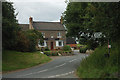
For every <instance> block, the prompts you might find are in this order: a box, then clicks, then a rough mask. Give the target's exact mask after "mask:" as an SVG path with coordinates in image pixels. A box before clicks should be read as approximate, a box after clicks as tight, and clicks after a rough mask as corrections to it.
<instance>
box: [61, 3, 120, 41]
mask: <svg viewBox="0 0 120 80" xmlns="http://www.w3.org/2000/svg"><path fill="white" fill-rule="evenodd" d="M119 14H120V2H116V3H110V2H109V3H95V2H93V3H83V2H82V3H80V2H79V3H75V2H71V3H69V4H68V6H67V9H66V11H65V12H64V15H63V19H64V24H65V26H66V28H67V29H68V35H69V36H75V37H78V38H80V37H81V34H82V33H84V34H86V35H87V34H89V38H88V40H90V39H92V38H95V37H94V33H96V32H101V33H102V34H103V35H105V37H104V38H107V39H111V40H117V39H119V37H118V36H119V34H120V32H119V31H120V27H119V25H120V22H119V18H120V17H119ZM92 40H96V39H92ZM102 40H103V39H102ZM104 40H106V39H104ZM98 41H99V42H100V40H98Z"/></svg>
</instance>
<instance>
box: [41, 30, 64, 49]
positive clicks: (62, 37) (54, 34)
mask: <svg viewBox="0 0 120 80" xmlns="http://www.w3.org/2000/svg"><path fill="white" fill-rule="evenodd" d="M40 32H41V33H44V36H45V39H46V38H47V39H48V40H46V41H47V45H48V48H49V49H51V42H53V49H58V48H60V49H61V48H62V47H58V46H56V41H58V40H55V39H59V40H61V41H63V42H64V45H66V35H65V34H66V32H65V31H40ZM59 32H60V34H61V38H58V37H57V35H58V33H59ZM51 36H53V38H51Z"/></svg>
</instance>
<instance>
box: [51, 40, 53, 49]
mask: <svg viewBox="0 0 120 80" xmlns="http://www.w3.org/2000/svg"><path fill="white" fill-rule="evenodd" d="M51 50H53V42H51Z"/></svg>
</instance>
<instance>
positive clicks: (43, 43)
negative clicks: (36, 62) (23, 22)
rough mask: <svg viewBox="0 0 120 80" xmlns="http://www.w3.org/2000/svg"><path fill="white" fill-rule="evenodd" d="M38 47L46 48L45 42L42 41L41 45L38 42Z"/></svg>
mask: <svg viewBox="0 0 120 80" xmlns="http://www.w3.org/2000/svg"><path fill="white" fill-rule="evenodd" d="M38 45H39V47H45V46H47V41H45V40H44V41H43V42H42V43H41V42H40V41H39V43H38Z"/></svg>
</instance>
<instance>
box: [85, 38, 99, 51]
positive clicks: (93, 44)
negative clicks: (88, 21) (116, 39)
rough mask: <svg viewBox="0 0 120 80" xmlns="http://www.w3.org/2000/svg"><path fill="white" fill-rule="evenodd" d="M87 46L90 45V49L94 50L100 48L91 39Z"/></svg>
mask: <svg viewBox="0 0 120 80" xmlns="http://www.w3.org/2000/svg"><path fill="white" fill-rule="evenodd" d="M87 45H88V49H91V50H94V49H95V48H97V47H98V45H99V44H98V43H97V42H96V41H95V40H93V39H91V40H88V42H87Z"/></svg>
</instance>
